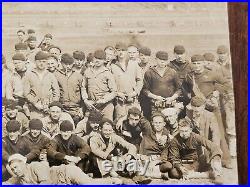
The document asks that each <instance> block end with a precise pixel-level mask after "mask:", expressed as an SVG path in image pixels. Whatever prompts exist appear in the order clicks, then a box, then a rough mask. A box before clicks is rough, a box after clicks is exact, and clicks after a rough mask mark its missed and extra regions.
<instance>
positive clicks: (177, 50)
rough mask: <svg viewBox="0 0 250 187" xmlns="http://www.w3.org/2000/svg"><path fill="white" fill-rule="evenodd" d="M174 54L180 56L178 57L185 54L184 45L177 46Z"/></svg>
mask: <svg viewBox="0 0 250 187" xmlns="http://www.w3.org/2000/svg"><path fill="white" fill-rule="evenodd" d="M174 53H176V54H178V55H182V54H183V53H185V48H184V46H183V45H176V46H175V47H174Z"/></svg>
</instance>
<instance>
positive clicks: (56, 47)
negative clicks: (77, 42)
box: [48, 45, 62, 53]
mask: <svg viewBox="0 0 250 187" xmlns="http://www.w3.org/2000/svg"><path fill="white" fill-rule="evenodd" d="M51 49H58V51H60V53H61V52H62V50H61V48H60V47H58V46H55V45H52V46H50V47H49V48H48V51H50V50H51Z"/></svg>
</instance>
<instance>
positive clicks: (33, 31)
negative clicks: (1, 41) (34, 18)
mask: <svg viewBox="0 0 250 187" xmlns="http://www.w3.org/2000/svg"><path fill="white" fill-rule="evenodd" d="M27 33H28V34H32V33H36V32H35V30H34V29H28V31H27Z"/></svg>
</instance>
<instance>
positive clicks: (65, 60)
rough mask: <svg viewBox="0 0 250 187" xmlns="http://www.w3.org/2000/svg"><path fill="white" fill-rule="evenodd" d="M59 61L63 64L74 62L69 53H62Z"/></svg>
mask: <svg viewBox="0 0 250 187" xmlns="http://www.w3.org/2000/svg"><path fill="white" fill-rule="evenodd" d="M61 63H63V64H73V63H74V58H73V57H72V56H71V55H70V54H68V53H64V54H62V56H61Z"/></svg>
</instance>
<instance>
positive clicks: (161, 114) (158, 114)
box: [151, 111, 165, 119]
mask: <svg viewBox="0 0 250 187" xmlns="http://www.w3.org/2000/svg"><path fill="white" fill-rule="evenodd" d="M156 116H161V117H162V118H163V119H165V116H164V115H163V113H161V112H158V111H157V112H154V113H153V114H152V117H151V119H153V118H154V117H156Z"/></svg>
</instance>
